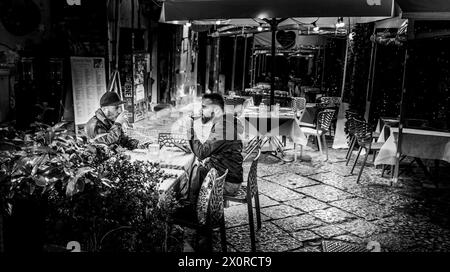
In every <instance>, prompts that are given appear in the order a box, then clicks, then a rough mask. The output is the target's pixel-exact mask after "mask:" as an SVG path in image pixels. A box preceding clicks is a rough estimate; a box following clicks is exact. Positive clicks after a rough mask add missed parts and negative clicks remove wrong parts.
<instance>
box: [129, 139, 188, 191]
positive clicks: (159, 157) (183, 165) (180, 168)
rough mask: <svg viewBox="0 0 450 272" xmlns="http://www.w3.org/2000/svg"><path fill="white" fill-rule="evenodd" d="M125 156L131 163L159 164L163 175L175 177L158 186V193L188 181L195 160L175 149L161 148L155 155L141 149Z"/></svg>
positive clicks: (131, 151) (130, 151)
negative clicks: (128, 157)
mask: <svg viewBox="0 0 450 272" xmlns="http://www.w3.org/2000/svg"><path fill="white" fill-rule="evenodd" d="M125 154H127V155H129V156H130V160H131V161H147V162H152V163H159V164H160V166H161V169H162V170H163V171H164V172H165V173H167V174H170V175H174V176H175V177H174V178H168V179H166V180H164V181H162V182H161V183H160V184H159V191H160V192H167V191H169V190H172V189H174V188H175V187H176V186H177V185H178V184H180V183H181V181H183V180H184V179H186V180H187V179H189V176H190V171H191V169H192V165H193V163H194V160H195V156H194V154H193V153H186V152H184V151H181V150H180V149H178V148H176V147H162V148H161V149H160V150H159V152H157V153H154V152H149V151H148V150H142V149H139V150H129V151H126V152H125Z"/></svg>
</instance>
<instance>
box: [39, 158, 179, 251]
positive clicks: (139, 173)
mask: <svg viewBox="0 0 450 272" xmlns="http://www.w3.org/2000/svg"><path fill="white" fill-rule="evenodd" d="M97 169H98V170H99V176H101V178H91V177H89V178H87V177H86V178H85V181H86V182H85V184H86V187H85V188H84V190H83V192H81V193H78V194H76V195H74V196H73V197H72V198H67V197H63V196H62V195H61V194H52V195H51V196H50V198H49V201H50V203H51V204H50V205H49V206H50V207H52V210H51V211H49V213H50V214H51V215H50V216H49V218H48V220H47V225H48V227H47V228H46V229H47V230H55V231H54V232H53V233H48V236H49V237H50V238H51V241H52V242H54V243H57V244H64V243H67V242H68V241H70V240H76V241H79V242H80V243H81V245H82V246H84V250H87V251H133V252H140V251H162V250H163V248H164V244H165V242H166V240H165V237H166V236H165V230H166V217H167V216H168V215H169V214H170V213H171V212H172V211H173V209H174V208H175V207H176V201H175V199H174V197H173V196H172V195H171V194H167V195H163V196H162V197H161V195H160V192H159V191H158V184H159V183H160V182H161V181H162V180H164V179H167V178H170V176H168V175H166V174H164V172H163V171H162V170H161V169H160V168H159V166H158V165H157V164H152V163H148V162H139V161H135V162H133V163H131V162H130V161H129V160H124V159H123V157H122V156H121V155H115V156H113V157H112V158H111V159H109V160H107V161H105V162H103V163H102V164H101V165H100V166H99V167H98V168H97Z"/></svg>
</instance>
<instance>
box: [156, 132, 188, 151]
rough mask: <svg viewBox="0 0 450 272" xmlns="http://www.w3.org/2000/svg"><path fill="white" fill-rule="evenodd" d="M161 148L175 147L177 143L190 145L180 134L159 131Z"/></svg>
mask: <svg viewBox="0 0 450 272" xmlns="http://www.w3.org/2000/svg"><path fill="white" fill-rule="evenodd" d="M158 144H159V149H161V148H163V147H164V146H165V147H175V146H176V145H175V144H180V145H187V146H188V145H189V143H188V141H187V140H186V139H184V138H183V137H182V135H179V134H173V133H159V134H158Z"/></svg>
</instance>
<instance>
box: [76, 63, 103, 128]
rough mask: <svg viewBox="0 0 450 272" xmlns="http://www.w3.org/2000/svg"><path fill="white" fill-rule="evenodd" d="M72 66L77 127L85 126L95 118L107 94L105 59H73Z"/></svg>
mask: <svg viewBox="0 0 450 272" xmlns="http://www.w3.org/2000/svg"><path fill="white" fill-rule="evenodd" d="M70 65H71V71H72V95H73V107H74V114H75V116H74V117H75V126H78V125H84V124H86V123H87V122H88V121H89V119H90V118H91V117H92V116H94V113H95V111H96V110H97V109H98V108H99V107H100V98H101V96H102V95H103V94H104V93H105V92H106V75H105V59H104V58H97V57H71V58H70Z"/></svg>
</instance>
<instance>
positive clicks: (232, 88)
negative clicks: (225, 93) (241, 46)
mask: <svg viewBox="0 0 450 272" xmlns="http://www.w3.org/2000/svg"><path fill="white" fill-rule="evenodd" d="M236 50H237V35H235V36H234V47H233V68H232V71H231V91H232V92H234V79H235V76H236Z"/></svg>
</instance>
